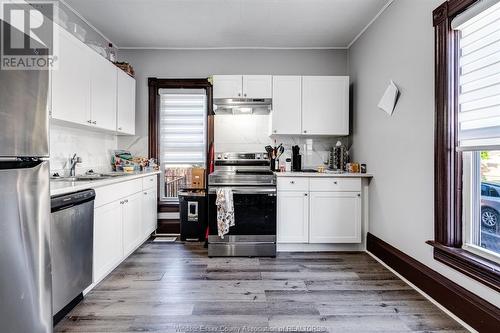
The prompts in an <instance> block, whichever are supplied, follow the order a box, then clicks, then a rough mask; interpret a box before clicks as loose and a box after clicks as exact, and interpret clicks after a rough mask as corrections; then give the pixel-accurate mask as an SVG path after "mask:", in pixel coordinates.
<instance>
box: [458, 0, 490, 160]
mask: <svg viewBox="0 0 500 333" xmlns="http://www.w3.org/2000/svg"><path fill="white" fill-rule="evenodd" d="M489 2H490V3H491V1H489ZM495 2H496V4H493V5H491V6H490V7H489V8H487V9H486V10H483V11H482V12H480V13H479V14H476V15H475V16H473V17H472V18H468V20H467V21H465V22H463V23H462V22H460V25H459V26H457V27H456V29H457V30H460V41H459V42H460V59H459V65H460V77H459V79H460V81H459V87H460V91H459V97H458V103H459V131H460V132H459V140H460V149H461V150H491V149H498V148H499V147H500V3H498V1H495ZM480 3H481V2H480ZM472 10H473V9H472Z"/></svg>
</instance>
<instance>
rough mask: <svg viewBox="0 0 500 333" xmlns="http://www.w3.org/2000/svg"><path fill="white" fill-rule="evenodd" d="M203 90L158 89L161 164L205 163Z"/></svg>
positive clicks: (205, 107)
mask: <svg viewBox="0 0 500 333" xmlns="http://www.w3.org/2000/svg"><path fill="white" fill-rule="evenodd" d="M206 110H207V100H206V95H205V91H202V92H200V93H176V92H172V93H170V92H168V90H160V124H159V131H160V133H159V137H160V153H161V163H162V164H163V165H199V166H204V165H205V137H206V133H205V128H206V126H205V122H206Z"/></svg>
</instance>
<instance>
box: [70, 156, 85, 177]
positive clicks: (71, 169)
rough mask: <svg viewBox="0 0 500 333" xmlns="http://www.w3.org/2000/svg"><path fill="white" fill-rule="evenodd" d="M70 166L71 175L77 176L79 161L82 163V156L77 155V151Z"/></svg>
mask: <svg viewBox="0 0 500 333" xmlns="http://www.w3.org/2000/svg"><path fill="white" fill-rule="evenodd" d="M70 163H71V165H70V167H69V176H70V177H74V176H75V169H76V165H77V164H78V163H82V158H81V157H78V156H76V153H75V154H74V155H73V157H72V158H71V159H70Z"/></svg>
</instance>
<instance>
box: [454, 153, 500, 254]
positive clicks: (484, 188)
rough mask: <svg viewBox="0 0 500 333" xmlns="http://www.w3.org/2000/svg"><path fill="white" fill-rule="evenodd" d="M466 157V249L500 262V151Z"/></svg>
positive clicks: (464, 178)
mask: <svg viewBox="0 0 500 333" xmlns="http://www.w3.org/2000/svg"><path fill="white" fill-rule="evenodd" d="M463 158H464V171H463V184H464V191H463V195H464V198H463V203H464V205H463V212H464V213H463V220H464V224H463V227H464V231H463V232H464V242H463V248H464V249H465V250H467V251H471V252H473V253H475V254H477V255H480V256H483V257H485V258H488V259H490V260H493V261H496V262H499V263H500V195H499V193H500V151H481V152H477V151H474V152H466V153H464V154H463Z"/></svg>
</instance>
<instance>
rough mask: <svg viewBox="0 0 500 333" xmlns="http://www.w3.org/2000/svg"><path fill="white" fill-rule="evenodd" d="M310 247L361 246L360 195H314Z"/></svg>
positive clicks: (348, 193)
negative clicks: (343, 244)
mask: <svg viewBox="0 0 500 333" xmlns="http://www.w3.org/2000/svg"><path fill="white" fill-rule="evenodd" d="M310 195H311V207H310V214H309V242H310V243H360V242H361V195H360V193H359V192H311V194H310Z"/></svg>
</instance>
